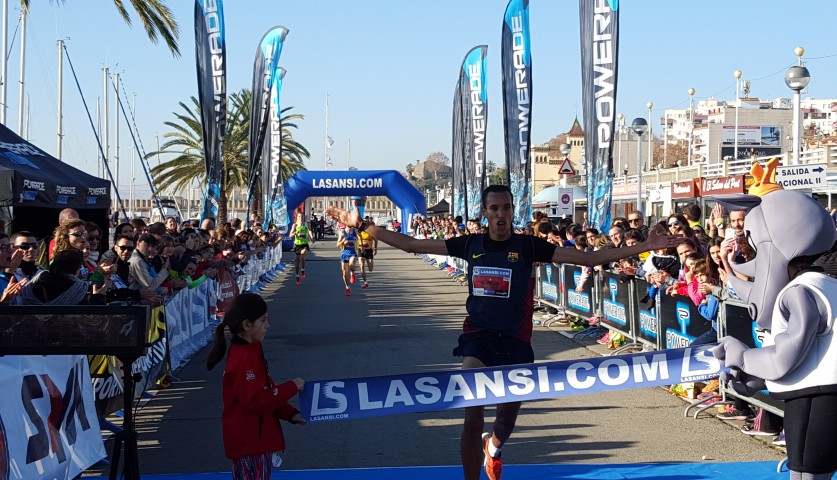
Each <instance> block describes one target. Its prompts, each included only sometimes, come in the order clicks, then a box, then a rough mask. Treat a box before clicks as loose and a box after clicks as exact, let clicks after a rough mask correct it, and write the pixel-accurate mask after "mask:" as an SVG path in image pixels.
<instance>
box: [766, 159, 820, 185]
mask: <svg viewBox="0 0 837 480" xmlns="http://www.w3.org/2000/svg"><path fill="white" fill-rule="evenodd" d="M826 166H827V164H825V163H806V164H803V165H788V166H785V167H776V183H778V184H779V185H781V186H782V188H785V189H791V190H794V189H809V190H810V189H812V188H818V187H824V186H826V185H827V183H828V182H827V180H826Z"/></svg>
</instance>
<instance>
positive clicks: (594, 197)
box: [578, 0, 639, 231]
mask: <svg viewBox="0 0 837 480" xmlns="http://www.w3.org/2000/svg"><path fill="white" fill-rule="evenodd" d="M578 7H579V15H580V19H581V90H582V100H581V102H582V104H583V106H584V149H585V151H586V152H587V153H586V154H585V156H586V162H587V212H588V216H589V221H590V226H591V227H595V228H598V229H599V230H603V231H604V230H607V229H608V228H609V227H610V203H611V199H612V193H613V191H612V190H613V148H612V147H613V131H614V126H615V121H616V114H615V111H616V66H617V57H618V55H619V2H618V0H579V3H578ZM637 208H639V207H637Z"/></svg>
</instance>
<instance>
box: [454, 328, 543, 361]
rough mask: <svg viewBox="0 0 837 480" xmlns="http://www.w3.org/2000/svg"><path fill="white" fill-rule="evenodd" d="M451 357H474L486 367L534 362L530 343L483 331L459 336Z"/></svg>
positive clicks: (533, 353)
mask: <svg viewBox="0 0 837 480" xmlns="http://www.w3.org/2000/svg"><path fill="white" fill-rule="evenodd" d="M453 356H455V357H474V358H477V359H479V360H480V361H481V362H482V363H484V364H485V366H486V367H497V366H501V365H517V364H521V363H534V362H535V352H534V351H533V350H532V344H531V343H529V342H524V341H523V340H518V339H516V338H514V337H509V336H508V335H503V334H500V333H497V332H489V331H485V330H484V331H480V332H471V333H463V334H462V335H460V336H459V345H457V347H456V348H454V349H453Z"/></svg>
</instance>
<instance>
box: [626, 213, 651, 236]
mask: <svg viewBox="0 0 837 480" xmlns="http://www.w3.org/2000/svg"><path fill="white" fill-rule="evenodd" d="M628 226H629V227H631V228H633V229H634V230H639V231H640V232H641V233H642V238H648V225H646V224H645V216H644V215H643V214H642V211H641V210H634V211H633V212H631V213H629V214H628Z"/></svg>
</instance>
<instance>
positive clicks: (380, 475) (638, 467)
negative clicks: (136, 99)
mask: <svg viewBox="0 0 837 480" xmlns="http://www.w3.org/2000/svg"><path fill="white" fill-rule="evenodd" d="M776 465H777V463H776V462H741V463H631V464H612V465H608V464H603V465H597V464H572V465H506V467H505V468H504V471H503V473H504V475H503V477H504V478H508V479H514V480H547V479H549V480H554V479H556V478H561V479H574V480H643V479H648V480H652V479H653V480H704V479H705V480H709V479H712V480H718V479H719V478H725V479H726V478H753V479H759V480H772V479H787V478H789V477H790V474H789V473H788V472H787V470H785V471H784V472H782V473H776ZM93 478H100V479H104V478H105V477H93ZM142 478H143V479H146V480H227V479H229V478H230V473H229V472H221V473H194V474H188V473H187V474H177V475H174V474H173V475H143V477H142ZM273 478H275V479H280V480H338V479H339V480H392V479H399V480H427V479H433V480H459V479H461V478H462V469H461V467H459V466H449V467H389V468H356V469H347V470H277V471H274V473H273Z"/></svg>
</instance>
